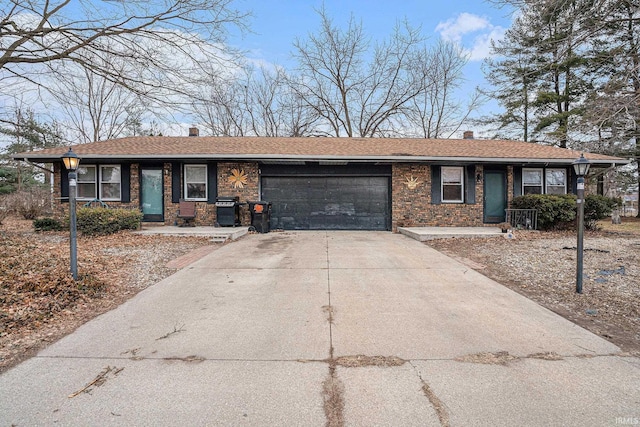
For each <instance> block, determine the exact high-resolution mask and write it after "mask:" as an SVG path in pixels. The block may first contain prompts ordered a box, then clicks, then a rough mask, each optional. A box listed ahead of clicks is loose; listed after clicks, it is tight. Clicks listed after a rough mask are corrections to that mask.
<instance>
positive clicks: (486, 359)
mask: <svg viewBox="0 0 640 427" xmlns="http://www.w3.org/2000/svg"><path fill="white" fill-rule="evenodd" d="M518 359H519V358H518V357H517V356H512V355H510V354H509V352H507V351H498V352H495V353H484V352H483V353H474V354H467V355H464V356H460V357H456V358H455V359H454V360H455V361H456V362H464V363H480V364H483V365H502V366H507V365H508V364H509V362H512V361H514V360H518Z"/></svg>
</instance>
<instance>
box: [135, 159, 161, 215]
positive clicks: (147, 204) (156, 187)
mask: <svg viewBox="0 0 640 427" xmlns="http://www.w3.org/2000/svg"><path fill="white" fill-rule="evenodd" d="M163 188H164V186H163V185H162V168H159V167H158V168H144V167H143V168H142V169H141V170H140V205H141V207H142V214H143V215H144V216H143V218H142V220H143V221H157V222H162V221H164V203H163V200H164V194H163Z"/></svg>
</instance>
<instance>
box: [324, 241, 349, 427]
mask: <svg viewBox="0 0 640 427" xmlns="http://www.w3.org/2000/svg"><path fill="white" fill-rule="evenodd" d="M325 242H326V247H325V250H326V257H327V258H326V259H327V298H328V304H327V305H325V306H323V307H322V310H323V311H324V312H325V313H326V314H327V316H328V319H327V320H328V322H329V359H328V360H327V362H328V363H329V375H328V377H327V379H326V380H325V381H324V382H323V383H322V400H323V409H324V414H325V417H326V418H327V424H326V426H327V427H342V426H344V385H343V384H342V381H340V379H339V378H338V375H337V374H336V362H335V360H334V357H333V314H334V310H333V306H332V305H331V270H330V269H329V235H328V233H325Z"/></svg>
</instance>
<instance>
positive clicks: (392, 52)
mask: <svg viewBox="0 0 640 427" xmlns="http://www.w3.org/2000/svg"><path fill="white" fill-rule="evenodd" d="M318 15H319V16H320V21H321V23H320V29H319V31H318V32H317V33H316V34H309V36H308V38H307V39H304V40H301V39H297V40H296V41H295V42H294V47H295V53H294V56H295V58H296V59H297V60H298V73H299V76H297V77H296V79H295V80H294V81H293V83H294V84H293V86H292V87H293V88H294V90H295V92H296V93H297V94H298V96H299V97H300V98H301V99H303V100H304V101H305V102H306V104H307V105H308V106H309V107H310V108H312V109H314V110H315V111H316V113H317V114H318V115H319V116H320V117H322V119H323V120H324V122H325V123H324V124H325V126H327V127H328V129H330V132H331V133H332V134H333V135H335V136H348V137H353V136H363V137H371V136H380V135H383V134H386V133H387V132H388V131H389V128H388V127H387V125H389V124H390V122H391V121H392V119H393V118H394V117H395V116H396V115H400V114H403V113H404V110H405V109H406V108H407V106H408V104H409V102H410V101H411V100H412V99H413V98H415V97H416V96H418V95H419V94H420V93H421V92H422V91H423V90H424V89H425V88H424V84H425V82H426V79H425V78H424V76H423V75H422V74H421V73H422V72H424V71H425V67H422V66H421V60H422V59H423V58H422V56H421V53H422V51H423V48H424V44H423V42H424V40H423V38H422V36H421V35H420V32H419V30H417V29H414V28H411V27H410V26H409V25H408V24H407V23H404V24H402V25H400V24H398V25H397V26H396V28H395V30H394V32H393V34H392V36H391V37H390V39H389V40H388V41H386V42H382V43H378V44H376V45H374V47H373V49H370V42H369V39H368V38H367V36H366V35H365V34H364V30H363V27H362V24H361V23H357V22H356V21H355V19H354V18H353V17H351V19H350V20H349V23H348V25H347V28H346V29H344V30H342V29H340V28H338V27H336V26H335V25H334V24H333V22H332V20H331V19H330V18H329V17H328V16H327V13H326V11H325V10H324V9H321V10H319V11H318ZM368 58H370V60H369V61H367V59H368Z"/></svg>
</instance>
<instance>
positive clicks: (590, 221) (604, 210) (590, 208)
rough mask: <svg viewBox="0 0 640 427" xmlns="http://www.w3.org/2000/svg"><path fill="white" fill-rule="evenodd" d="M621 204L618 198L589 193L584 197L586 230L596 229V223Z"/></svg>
mask: <svg viewBox="0 0 640 427" xmlns="http://www.w3.org/2000/svg"><path fill="white" fill-rule="evenodd" d="M621 204H622V201H621V200H620V199H616V198H613V197H605V196H600V195H597V194H589V195H588V196H586V197H585V198H584V226H585V228H586V229H587V230H595V229H597V223H598V221H599V220H601V219H605V218H607V217H608V216H610V215H611V212H612V211H613V210H614V209H616V208H617V207H619V206H620V205H621Z"/></svg>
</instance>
